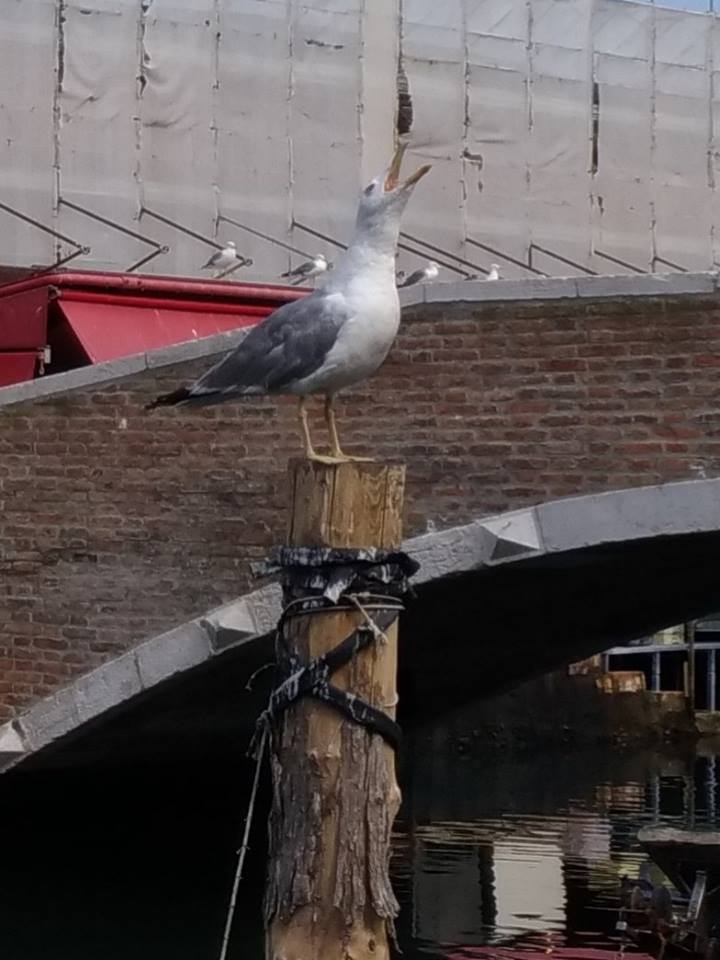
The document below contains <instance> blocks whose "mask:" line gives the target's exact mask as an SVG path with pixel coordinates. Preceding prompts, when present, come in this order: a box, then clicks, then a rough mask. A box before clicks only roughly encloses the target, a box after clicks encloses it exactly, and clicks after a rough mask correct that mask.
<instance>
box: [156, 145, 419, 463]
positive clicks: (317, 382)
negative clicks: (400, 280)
mask: <svg viewBox="0 0 720 960" xmlns="http://www.w3.org/2000/svg"><path fill="white" fill-rule="evenodd" d="M404 152H405V145H402V144H401V145H400V146H399V147H398V148H397V150H396V151H395V154H394V156H393V159H392V161H391V163H390V166H389V167H388V169H387V171H386V172H385V174H384V175H383V176H380V177H376V179H375V180H372V181H371V182H370V183H369V184H368V185H367V187H365V189H364V190H363V192H362V194H361V195H360V202H359V205H358V211H357V218H356V221H355V233H354V235H353V238H352V240H351V242H350V245H349V247H348V248H347V250H346V251H345V252H344V253H343V254H342V256H341V257H340V259H339V260H338V261H337V265H336V267H335V269H334V270H333V271H332V272H331V273H330V274H329V276H328V280H327V282H326V283H325V285H324V286H323V287H322V288H321V289H318V290H315V291H313V293H311V294H310V295H309V296H307V297H304V298H303V299H302V300H295V301H293V302H292V303H287V304H285V305H284V306H282V307H280V308H279V309H278V310H276V311H275V312H274V313H272V314H270V316H269V317H267V319H266V320H264V321H263V322H262V323H260V324H258V325H257V326H256V327H253V328H252V329H251V330H250V332H249V333H248V335H247V336H246V337H245V339H244V340H243V341H242V342H241V343H240V344H239V345H238V346H237V347H236V348H235V349H234V350H233V351H232V352H231V353H229V354H227V355H226V356H225V357H223V359H222V360H221V361H220V362H219V363H217V364H215V366H214V367H211V368H210V370H208V371H207V373H205V374H203V376H201V377H200V379H199V380H196V381H195V383H193V384H191V385H190V386H188V387H182V388H180V389H179V390H175V391H174V392H173V393H170V394H167V395H166V396H164V397H159V398H158V399H157V400H156V401H155V402H154V403H153V404H151V406H166V405H172V406H174V405H178V404H180V405H183V406H190V405H193V406H204V405H207V404H215V403H223V402H225V401H229V400H235V399H237V398H239V397H243V396H248V395H252V394H292V395H294V396H297V397H298V398H299V400H300V406H299V414H300V421H301V425H302V431H303V440H304V444H305V453H306V455H307V456H308V457H309V458H310V459H312V460H319V461H321V462H324V463H342V462H343V461H347V460H356V459H364V458H359V457H351V456H348V455H347V454H345V453H343V451H342V449H341V447H340V440H339V438H338V432H337V427H336V424H335V413H334V410H333V401H334V398H335V395H336V394H337V392H338V391H339V390H342V389H343V388H345V387H348V386H351V385H352V384H354V383H358V382H359V381H361V380H365V379H366V378H367V377H370V376H372V374H374V373H375V371H376V370H377V369H378V367H379V366H380V365H381V364H382V362H383V361H384V360H385V357H386V356H387V355H388V352H389V350H390V347H391V346H392V343H393V341H394V339H395V336H396V334H397V332H398V327H399V326H400V303H399V299H398V293H397V288H396V285H395V256H396V252H397V242H398V236H399V233H400V218H401V217H402V213H403V210H404V209H405V206H406V204H407V202H408V200H409V199H410V196H411V194H412V192H413V189H414V187H415V185H416V184H417V183H418V181H419V180H420V179H421V178H422V177H424V176H425V174H426V173H427V172H428V170H429V169H430V167H429V166H423V167H420V169H419V170H416V171H415V173H413V174H412V175H411V176H409V177H408V178H407V179H406V180H401V179H400V166H401V163H402V158H403V154H404ZM311 394H321V395H324V397H325V419H326V422H327V427H328V434H329V439H330V453H329V455H323V454H319V453H316V451H315V448H314V446H313V443H312V440H311V437H310V431H309V428H308V419H307V411H306V409H305V404H306V399H307V397H308V396H309V395H311Z"/></svg>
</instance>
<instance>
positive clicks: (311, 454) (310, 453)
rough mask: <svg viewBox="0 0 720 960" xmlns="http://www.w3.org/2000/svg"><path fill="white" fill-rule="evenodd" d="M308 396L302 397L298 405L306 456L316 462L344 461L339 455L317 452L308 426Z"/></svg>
mask: <svg viewBox="0 0 720 960" xmlns="http://www.w3.org/2000/svg"><path fill="white" fill-rule="evenodd" d="M306 400H307V397H300V403H299V406H298V416H299V417H300V423H301V424H302V431H303V441H304V443H305V456H306V457H307V458H308V460H315V461H316V463H342V459H339V458H338V457H326V456H324V455H323V454H321V453H315V448H314V447H313V445H312V440H311V438H310V428H309V427H308V415H307V410H306V409H305V402H306Z"/></svg>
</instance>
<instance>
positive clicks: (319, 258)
mask: <svg viewBox="0 0 720 960" xmlns="http://www.w3.org/2000/svg"><path fill="white" fill-rule="evenodd" d="M313 263H315V264H318V265H319V264H324V265H325V266H326V267H327V265H328V261H327V257H326V256H325V254H324V253H316V254H315V256H314V257H313Z"/></svg>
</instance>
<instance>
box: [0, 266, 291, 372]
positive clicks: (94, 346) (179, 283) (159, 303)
mask: <svg viewBox="0 0 720 960" xmlns="http://www.w3.org/2000/svg"><path fill="white" fill-rule="evenodd" d="M306 295H307V290H298V289H297V288H296V287H287V286H280V285H277V284H249V283H235V282H228V281H222V280H191V279H184V278H180V277H149V276H136V275H134V274H113V273H90V272H87V273H84V272H81V271H68V272H67V273H65V272H62V271H61V272H57V273H53V274H39V275H36V276H34V277H29V278H27V279H25V280H19V281H17V282H14V283H8V284H4V285H0V384H1V385H3V386H4V385H7V384H9V383H17V382H19V381H22V380H30V379H32V378H33V377H34V376H36V375H37V372H38V369H39V364H38V363H37V359H38V356H39V355H41V354H42V353H43V351H44V348H45V347H46V346H49V347H50V351H49V355H50V359H49V363H48V364H47V365H46V367H45V372H46V373H55V372H59V371H62V370H69V369H72V368H74V367H80V366H87V365H88V364H92V363H100V362H102V361H104V360H114V359H117V358H119V357H129V356H132V355H133V354H137V353H145V352H146V351H148V350H155V349H157V348H159V347H168V346H171V345H172V344H175V343H183V342H187V341H189V340H199V339H201V338H203V337H209V336H211V335H212V334H216V333H222V332H224V331H227V330H235V329H237V328H239V327H245V326H249V325H251V324H254V323H257V322H258V321H259V320H260V319H262V318H263V317H266V316H267V315H268V314H269V313H272V311H273V310H275V309H277V307H279V306H282V304H284V303H288V302H289V301H291V300H295V299H297V298H298V297H303V296H306Z"/></svg>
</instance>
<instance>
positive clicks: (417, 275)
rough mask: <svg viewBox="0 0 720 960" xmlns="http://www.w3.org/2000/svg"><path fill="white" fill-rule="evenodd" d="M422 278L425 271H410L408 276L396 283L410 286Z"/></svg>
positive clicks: (401, 285)
mask: <svg viewBox="0 0 720 960" xmlns="http://www.w3.org/2000/svg"><path fill="white" fill-rule="evenodd" d="M424 279H425V271H424V270H416V271H415V272H414V273H411V274H410V276H409V277H405V279H404V280H403V282H402V283H400V284H398V286H400V287H411V286H412V285H413V284H414V283H420V281H421V280H424Z"/></svg>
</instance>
